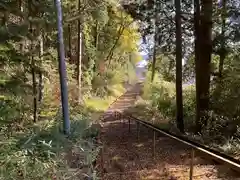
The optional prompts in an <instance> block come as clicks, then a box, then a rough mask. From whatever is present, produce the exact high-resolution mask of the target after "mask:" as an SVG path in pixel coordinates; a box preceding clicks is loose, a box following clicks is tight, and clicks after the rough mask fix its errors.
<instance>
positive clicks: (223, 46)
mask: <svg viewBox="0 0 240 180" xmlns="http://www.w3.org/2000/svg"><path fill="white" fill-rule="evenodd" d="M221 3H222V4H221V5H222V8H221V9H222V12H221V19H222V32H221V50H220V61H219V79H220V80H221V78H222V71H223V64H224V60H225V57H226V49H225V31H226V0H221Z"/></svg>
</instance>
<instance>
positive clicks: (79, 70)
mask: <svg viewBox="0 0 240 180" xmlns="http://www.w3.org/2000/svg"><path fill="white" fill-rule="evenodd" d="M80 9H81V0H78V10H79V13H80ZM82 19H83V18H81V19H78V51H77V52H78V53H77V55H78V56H77V57H78V59H77V87H78V103H79V104H81V102H82V87H81V86H82V27H81V26H82V24H81V23H82V22H81V20H82Z"/></svg>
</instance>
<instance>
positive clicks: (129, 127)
mask: <svg viewBox="0 0 240 180" xmlns="http://www.w3.org/2000/svg"><path fill="white" fill-rule="evenodd" d="M128 132H131V124H130V117H128Z"/></svg>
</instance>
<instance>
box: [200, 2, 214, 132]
mask: <svg viewBox="0 0 240 180" xmlns="http://www.w3.org/2000/svg"><path fill="white" fill-rule="evenodd" d="M201 7H202V8H201V16H200V29H199V39H201V41H199V43H200V46H199V48H200V49H199V59H198V60H199V69H197V70H198V72H197V74H199V76H198V78H199V84H198V95H197V98H199V117H200V119H198V121H199V122H200V123H201V125H202V126H203V125H204V126H206V125H207V119H208V116H207V114H206V113H207V111H208V110H209V89H210V63H211V55H212V0H202V6H201ZM199 122H198V123H199ZM198 128H199V127H198ZM201 129H202V127H201V128H199V129H198V130H200V131H201Z"/></svg>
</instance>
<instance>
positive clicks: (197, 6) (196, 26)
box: [194, 0, 201, 132]
mask: <svg viewBox="0 0 240 180" xmlns="http://www.w3.org/2000/svg"><path fill="white" fill-rule="evenodd" d="M194 36H195V40H194V44H195V45H194V46H195V47H194V48H195V73H196V75H195V83H196V84H195V85H196V132H200V131H201V120H200V119H201V117H200V93H199V89H200V76H201V74H200V73H201V72H200V70H199V69H200V64H201V62H200V56H199V53H200V50H199V47H200V3H199V0H194Z"/></svg>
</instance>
